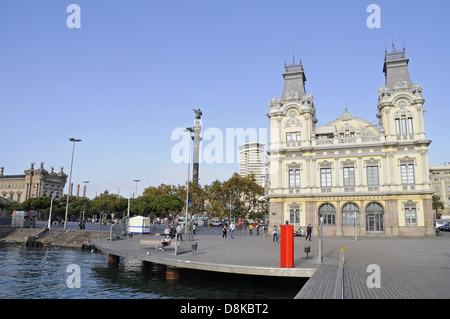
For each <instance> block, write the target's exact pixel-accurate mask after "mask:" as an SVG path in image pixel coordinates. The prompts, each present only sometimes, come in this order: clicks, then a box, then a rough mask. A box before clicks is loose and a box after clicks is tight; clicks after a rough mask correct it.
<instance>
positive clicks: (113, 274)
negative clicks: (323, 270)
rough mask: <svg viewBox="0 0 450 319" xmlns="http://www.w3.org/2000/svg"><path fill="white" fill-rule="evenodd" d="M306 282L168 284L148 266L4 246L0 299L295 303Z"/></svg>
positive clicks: (189, 275) (204, 278)
mask: <svg viewBox="0 0 450 319" xmlns="http://www.w3.org/2000/svg"><path fill="white" fill-rule="evenodd" d="M305 282H306V279H305V278H279V277H260V276H243V275H233V274H222V273H216V272H206V271H197V270H187V269H182V271H181V275H180V278H179V279H177V280H172V279H166V275H165V271H164V269H161V270H159V271H155V270H154V269H151V267H149V265H148V264H147V263H145V262H141V261H136V260H132V259H126V258H123V259H121V260H120V262H119V264H115V265H114V264H108V256H107V255H106V254H104V253H102V252H99V251H97V252H91V251H88V250H82V249H81V248H80V249H76V248H64V247H56V246H53V245H49V246H46V247H29V246H26V245H25V244H5V243H2V244H0V287H2V289H1V290H0V299H173V298H174V299H292V298H294V297H295V295H296V294H297V293H298V291H299V290H300V289H301V288H302V286H303V285H304V283H305Z"/></svg>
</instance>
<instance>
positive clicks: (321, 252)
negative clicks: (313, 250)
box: [319, 217, 323, 264]
mask: <svg viewBox="0 0 450 319" xmlns="http://www.w3.org/2000/svg"><path fill="white" fill-rule="evenodd" d="M319 223H320V225H319V264H321V263H322V254H323V242H322V230H323V217H320V219H319Z"/></svg>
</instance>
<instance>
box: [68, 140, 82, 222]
mask: <svg viewBox="0 0 450 319" xmlns="http://www.w3.org/2000/svg"><path fill="white" fill-rule="evenodd" d="M69 141H71V142H73V148H72V161H71V162H70V174H69V190H70V184H71V183H72V167H73V154H74V153H75V142H81V140H80V139H75V138H70V139H69ZM69 195H70V192H67V202H66V216H65V219H64V229H66V228H67V214H68V213H69Z"/></svg>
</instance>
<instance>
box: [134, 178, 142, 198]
mask: <svg viewBox="0 0 450 319" xmlns="http://www.w3.org/2000/svg"><path fill="white" fill-rule="evenodd" d="M140 181H141V180H140V179H133V182H136V198H137V197H138V196H137V183H139V182H140ZM133 198H134V196H133Z"/></svg>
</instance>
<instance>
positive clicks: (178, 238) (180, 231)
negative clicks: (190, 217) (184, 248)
mask: <svg viewBox="0 0 450 319" xmlns="http://www.w3.org/2000/svg"><path fill="white" fill-rule="evenodd" d="M182 234H183V226H181V224H178V226H177V240H180V241H183V236H182Z"/></svg>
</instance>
